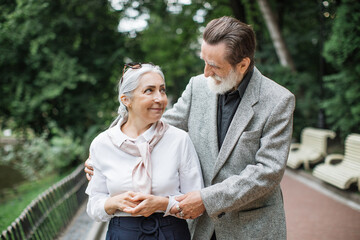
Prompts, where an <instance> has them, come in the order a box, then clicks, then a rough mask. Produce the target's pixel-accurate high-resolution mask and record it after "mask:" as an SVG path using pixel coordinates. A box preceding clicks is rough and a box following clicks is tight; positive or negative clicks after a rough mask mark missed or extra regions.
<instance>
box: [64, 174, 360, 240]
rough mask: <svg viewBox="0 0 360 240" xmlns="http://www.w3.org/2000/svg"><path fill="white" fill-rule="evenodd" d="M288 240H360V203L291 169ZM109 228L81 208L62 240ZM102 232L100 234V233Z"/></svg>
mask: <svg viewBox="0 0 360 240" xmlns="http://www.w3.org/2000/svg"><path fill="white" fill-rule="evenodd" d="M281 187H282V190H283V195H284V204H285V213H286V223H287V231H288V240H323V239H324V240H325V239H326V240H360V204H359V201H358V202H353V201H351V200H349V199H348V198H346V197H344V196H341V195H339V194H337V193H339V192H341V191H337V193H336V191H335V193H334V191H329V190H328V189H326V188H324V184H319V181H314V180H312V179H307V178H305V177H304V176H301V174H300V175H299V174H297V173H296V172H294V171H290V170H287V171H286V172H285V176H284V178H283V180H282V182H281ZM106 228H107V227H106V226H105V227H104V225H99V224H98V223H94V222H93V221H92V220H91V219H90V218H89V217H88V216H87V214H86V213H85V206H83V207H82V208H81V209H79V212H78V214H77V215H76V217H75V218H74V220H73V222H72V223H71V224H70V226H69V227H68V228H67V229H66V231H65V232H64V234H63V235H62V236H61V237H60V240H78V239H79V240H80V239H86V240H103V239H105V232H106ZM98 233H99V234H98Z"/></svg>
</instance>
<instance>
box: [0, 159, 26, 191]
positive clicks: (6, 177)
mask: <svg viewBox="0 0 360 240" xmlns="http://www.w3.org/2000/svg"><path fill="white" fill-rule="evenodd" d="M24 180H25V178H24V177H23V176H22V175H21V173H20V172H19V171H17V170H15V169H13V168H12V167H11V166H6V165H0V191H1V190H3V189H4V188H11V187H12V186H14V185H16V184H18V183H21V182H23V181H24Z"/></svg>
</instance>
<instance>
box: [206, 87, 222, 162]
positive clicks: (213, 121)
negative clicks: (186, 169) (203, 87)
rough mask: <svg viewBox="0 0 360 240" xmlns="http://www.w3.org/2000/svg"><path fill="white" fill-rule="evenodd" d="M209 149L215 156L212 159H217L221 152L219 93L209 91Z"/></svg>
mask: <svg viewBox="0 0 360 240" xmlns="http://www.w3.org/2000/svg"><path fill="white" fill-rule="evenodd" d="M208 99H209V109H208V111H209V119H208V121H209V124H208V126H209V143H210V145H209V146H208V147H209V150H210V152H211V155H212V156H214V157H213V158H211V159H216V158H217V156H218V154H219V145H218V135H217V109H218V95H217V94H214V93H212V92H210V91H209V93H208Z"/></svg>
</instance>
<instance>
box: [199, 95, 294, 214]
mask: <svg viewBox="0 0 360 240" xmlns="http://www.w3.org/2000/svg"><path fill="white" fill-rule="evenodd" d="M294 107H295V97H294V95H292V94H287V95H285V96H284V97H283V98H282V99H279V102H278V103H277V104H276V105H275V107H274V108H273V110H272V111H271V113H270V114H269V115H268V117H267V120H266V122H265V125H264V126H263V129H262V134H261V137H260V145H259V149H258V150H257V152H256V154H255V164H249V165H247V166H246V167H245V168H244V170H242V171H241V172H240V173H239V174H238V175H232V176H229V177H228V178H226V179H225V180H224V181H222V182H220V183H217V184H214V185H211V186H209V187H206V188H204V189H202V190H201V197H202V199H203V202H204V205H205V208H206V211H207V213H208V215H209V216H210V217H212V218H217V216H218V215H219V214H221V213H226V212H231V211H242V210H249V209H247V208H248V207H249V204H251V203H254V202H256V201H257V200H259V199H261V198H263V197H265V196H266V195H268V194H270V193H271V192H273V191H274V189H275V188H276V187H278V186H279V184H280V181H281V179H282V176H283V174H284V171H285V167H286V161H287V157H288V153H289V147H290V143H291V136H292V125H293V111H294ZM238 147H239V146H238ZM252 205H253V204H251V206H252ZM259 207H260V206H259Z"/></svg>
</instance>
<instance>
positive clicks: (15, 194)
mask: <svg viewBox="0 0 360 240" xmlns="http://www.w3.org/2000/svg"><path fill="white" fill-rule="evenodd" d="M67 174H69V172H68V173H66V174H62V175H51V176H47V177H45V178H43V179H41V180H37V181H33V182H24V183H22V184H19V185H17V186H15V187H13V188H11V189H6V190H4V191H3V192H2V193H1V195H2V196H1V199H0V213H1V214H0V233H1V232H2V231H3V230H5V229H6V228H7V227H8V226H9V225H10V224H11V223H12V222H13V221H14V220H15V219H16V218H17V217H19V216H20V214H21V212H22V211H23V210H24V209H25V208H26V207H27V206H28V205H29V204H30V203H31V201H32V200H34V199H36V198H37V196H39V195H40V194H41V193H42V192H44V191H45V190H46V189H48V188H49V187H50V186H52V185H53V184H54V183H56V182H58V181H60V180H61V179H62V178H64V177H65V176H66V175H67Z"/></svg>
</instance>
